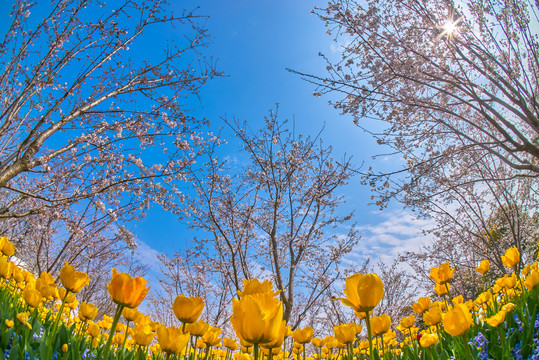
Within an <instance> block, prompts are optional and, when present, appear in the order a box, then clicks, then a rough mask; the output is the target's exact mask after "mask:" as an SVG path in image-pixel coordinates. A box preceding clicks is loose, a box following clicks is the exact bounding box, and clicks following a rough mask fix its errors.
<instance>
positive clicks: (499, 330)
mask: <svg viewBox="0 0 539 360" xmlns="http://www.w3.org/2000/svg"><path fill="white" fill-rule="evenodd" d="M496 327H497V328H498V334H499V335H500V342H501V345H502V356H505V335H504V334H503V330H502V327H501V324H500V325H498V326H496Z"/></svg>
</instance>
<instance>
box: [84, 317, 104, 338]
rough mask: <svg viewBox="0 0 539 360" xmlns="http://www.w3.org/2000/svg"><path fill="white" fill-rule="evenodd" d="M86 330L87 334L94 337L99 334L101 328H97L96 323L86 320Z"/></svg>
mask: <svg viewBox="0 0 539 360" xmlns="http://www.w3.org/2000/svg"><path fill="white" fill-rule="evenodd" d="M86 332H87V333H88V335H90V336H91V337H93V338H95V337H97V336H98V335H99V333H100V332H101V329H100V328H99V326H97V324H96V323H94V322H93V321H91V322H88V329H87V330H86Z"/></svg>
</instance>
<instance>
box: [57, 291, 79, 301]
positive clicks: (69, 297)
mask: <svg viewBox="0 0 539 360" xmlns="http://www.w3.org/2000/svg"><path fill="white" fill-rule="evenodd" d="M58 295H59V296H60V299H62V300H63V299H65V302H66V304H71V303H73V302H75V301H77V297H76V296H75V294H74V293H72V292H69V291H68V290H66V289H64V288H60V289H58Z"/></svg>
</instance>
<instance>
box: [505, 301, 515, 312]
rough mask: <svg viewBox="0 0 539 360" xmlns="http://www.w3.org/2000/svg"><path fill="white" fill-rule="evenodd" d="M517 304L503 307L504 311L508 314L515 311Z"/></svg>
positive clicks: (508, 304)
mask: <svg viewBox="0 0 539 360" xmlns="http://www.w3.org/2000/svg"><path fill="white" fill-rule="evenodd" d="M515 306H516V305H515V304H513V303H507V304H505V305H504V306H502V310H503V311H505V312H506V313H508V312H510V311H511V310H513V309H514V308H515Z"/></svg>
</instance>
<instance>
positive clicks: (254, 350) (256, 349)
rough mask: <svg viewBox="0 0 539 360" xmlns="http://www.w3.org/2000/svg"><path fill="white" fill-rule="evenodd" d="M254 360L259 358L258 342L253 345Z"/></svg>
mask: <svg viewBox="0 0 539 360" xmlns="http://www.w3.org/2000/svg"><path fill="white" fill-rule="evenodd" d="M253 354H254V357H255V358H254V360H258V344H254V345H253Z"/></svg>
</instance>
